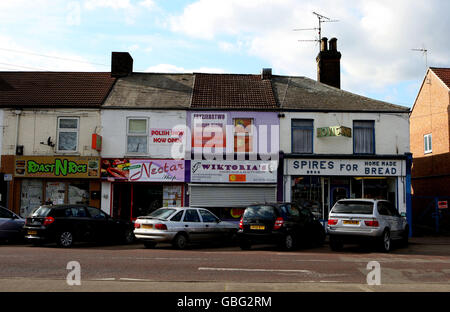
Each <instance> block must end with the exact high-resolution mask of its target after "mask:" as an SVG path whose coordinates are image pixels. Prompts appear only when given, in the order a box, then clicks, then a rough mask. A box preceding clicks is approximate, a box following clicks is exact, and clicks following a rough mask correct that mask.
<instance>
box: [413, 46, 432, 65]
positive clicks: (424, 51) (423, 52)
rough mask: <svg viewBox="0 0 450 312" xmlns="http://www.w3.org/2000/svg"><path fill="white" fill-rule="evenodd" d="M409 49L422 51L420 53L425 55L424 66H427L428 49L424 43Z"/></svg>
mask: <svg viewBox="0 0 450 312" xmlns="http://www.w3.org/2000/svg"><path fill="white" fill-rule="evenodd" d="M411 51H417V52H422V55H423V56H424V57H425V67H426V68H428V50H427V49H426V48H425V45H422V48H420V49H411Z"/></svg>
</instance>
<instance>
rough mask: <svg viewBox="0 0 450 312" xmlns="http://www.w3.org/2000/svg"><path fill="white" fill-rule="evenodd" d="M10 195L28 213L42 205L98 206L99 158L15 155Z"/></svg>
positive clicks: (16, 204)
mask: <svg viewBox="0 0 450 312" xmlns="http://www.w3.org/2000/svg"><path fill="white" fill-rule="evenodd" d="M14 166H15V167H14V174H13V177H14V178H13V198H14V206H15V207H18V208H19V209H16V211H18V212H19V214H20V215H21V216H22V217H26V216H28V215H29V214H30V213H31V212H32V211H33V210H35V209H36V208H37V207H39V206H40V205H43V204H85V205H90V206H92V207H96V208H100V190H101V182H100V158H99V157H76V156H67V157H66V156H16V157H15V160H14Z"/></svg>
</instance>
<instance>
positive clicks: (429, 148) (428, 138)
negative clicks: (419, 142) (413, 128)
mask: <svg viewBox="0 0 450 312" xmlns="http://www.w3.org/2000/svg"><path fill="white" fill-rule="evenodd" d="M423 144H424V153H425V154H428V153H431V152H432V151H433V149H432V145H431V133H429V134H425V135H424V136H423Z"/></svg>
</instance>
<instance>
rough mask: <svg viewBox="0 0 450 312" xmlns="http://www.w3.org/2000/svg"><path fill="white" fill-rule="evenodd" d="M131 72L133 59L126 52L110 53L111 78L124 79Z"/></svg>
mask: <svg viewBox="0 0 450 312" xmlns="http://www.w3.org/2000/svg"><path fill="white" fill-rule="evenodd" d="M132 72H133V58H132V57H131V55H130V53H128V52H112V54H111V77H116V78H119V77H125V76H128V75H129V74H131V73H132Z"/></svg>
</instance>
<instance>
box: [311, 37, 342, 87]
mask: <svg viewBox="0 0 450 312" xmlns="http://www.w3.org/2000/svg"><path fill="white" fill-rule="evenodd" d="M327 41H328V39H327V38H325V37H323V38H322V40H321V42H320V52H319V54H318V55H317V57H316V62H317V81H319V82H322V83H325V84H327V85H329V86H332V87H335V88H339V89H340V88H341V53H340V52H339V51H338V50H337V39H336V38H331V39H330V41H329V42H327ZM327 43H328V44H327Z"/></svg>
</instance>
